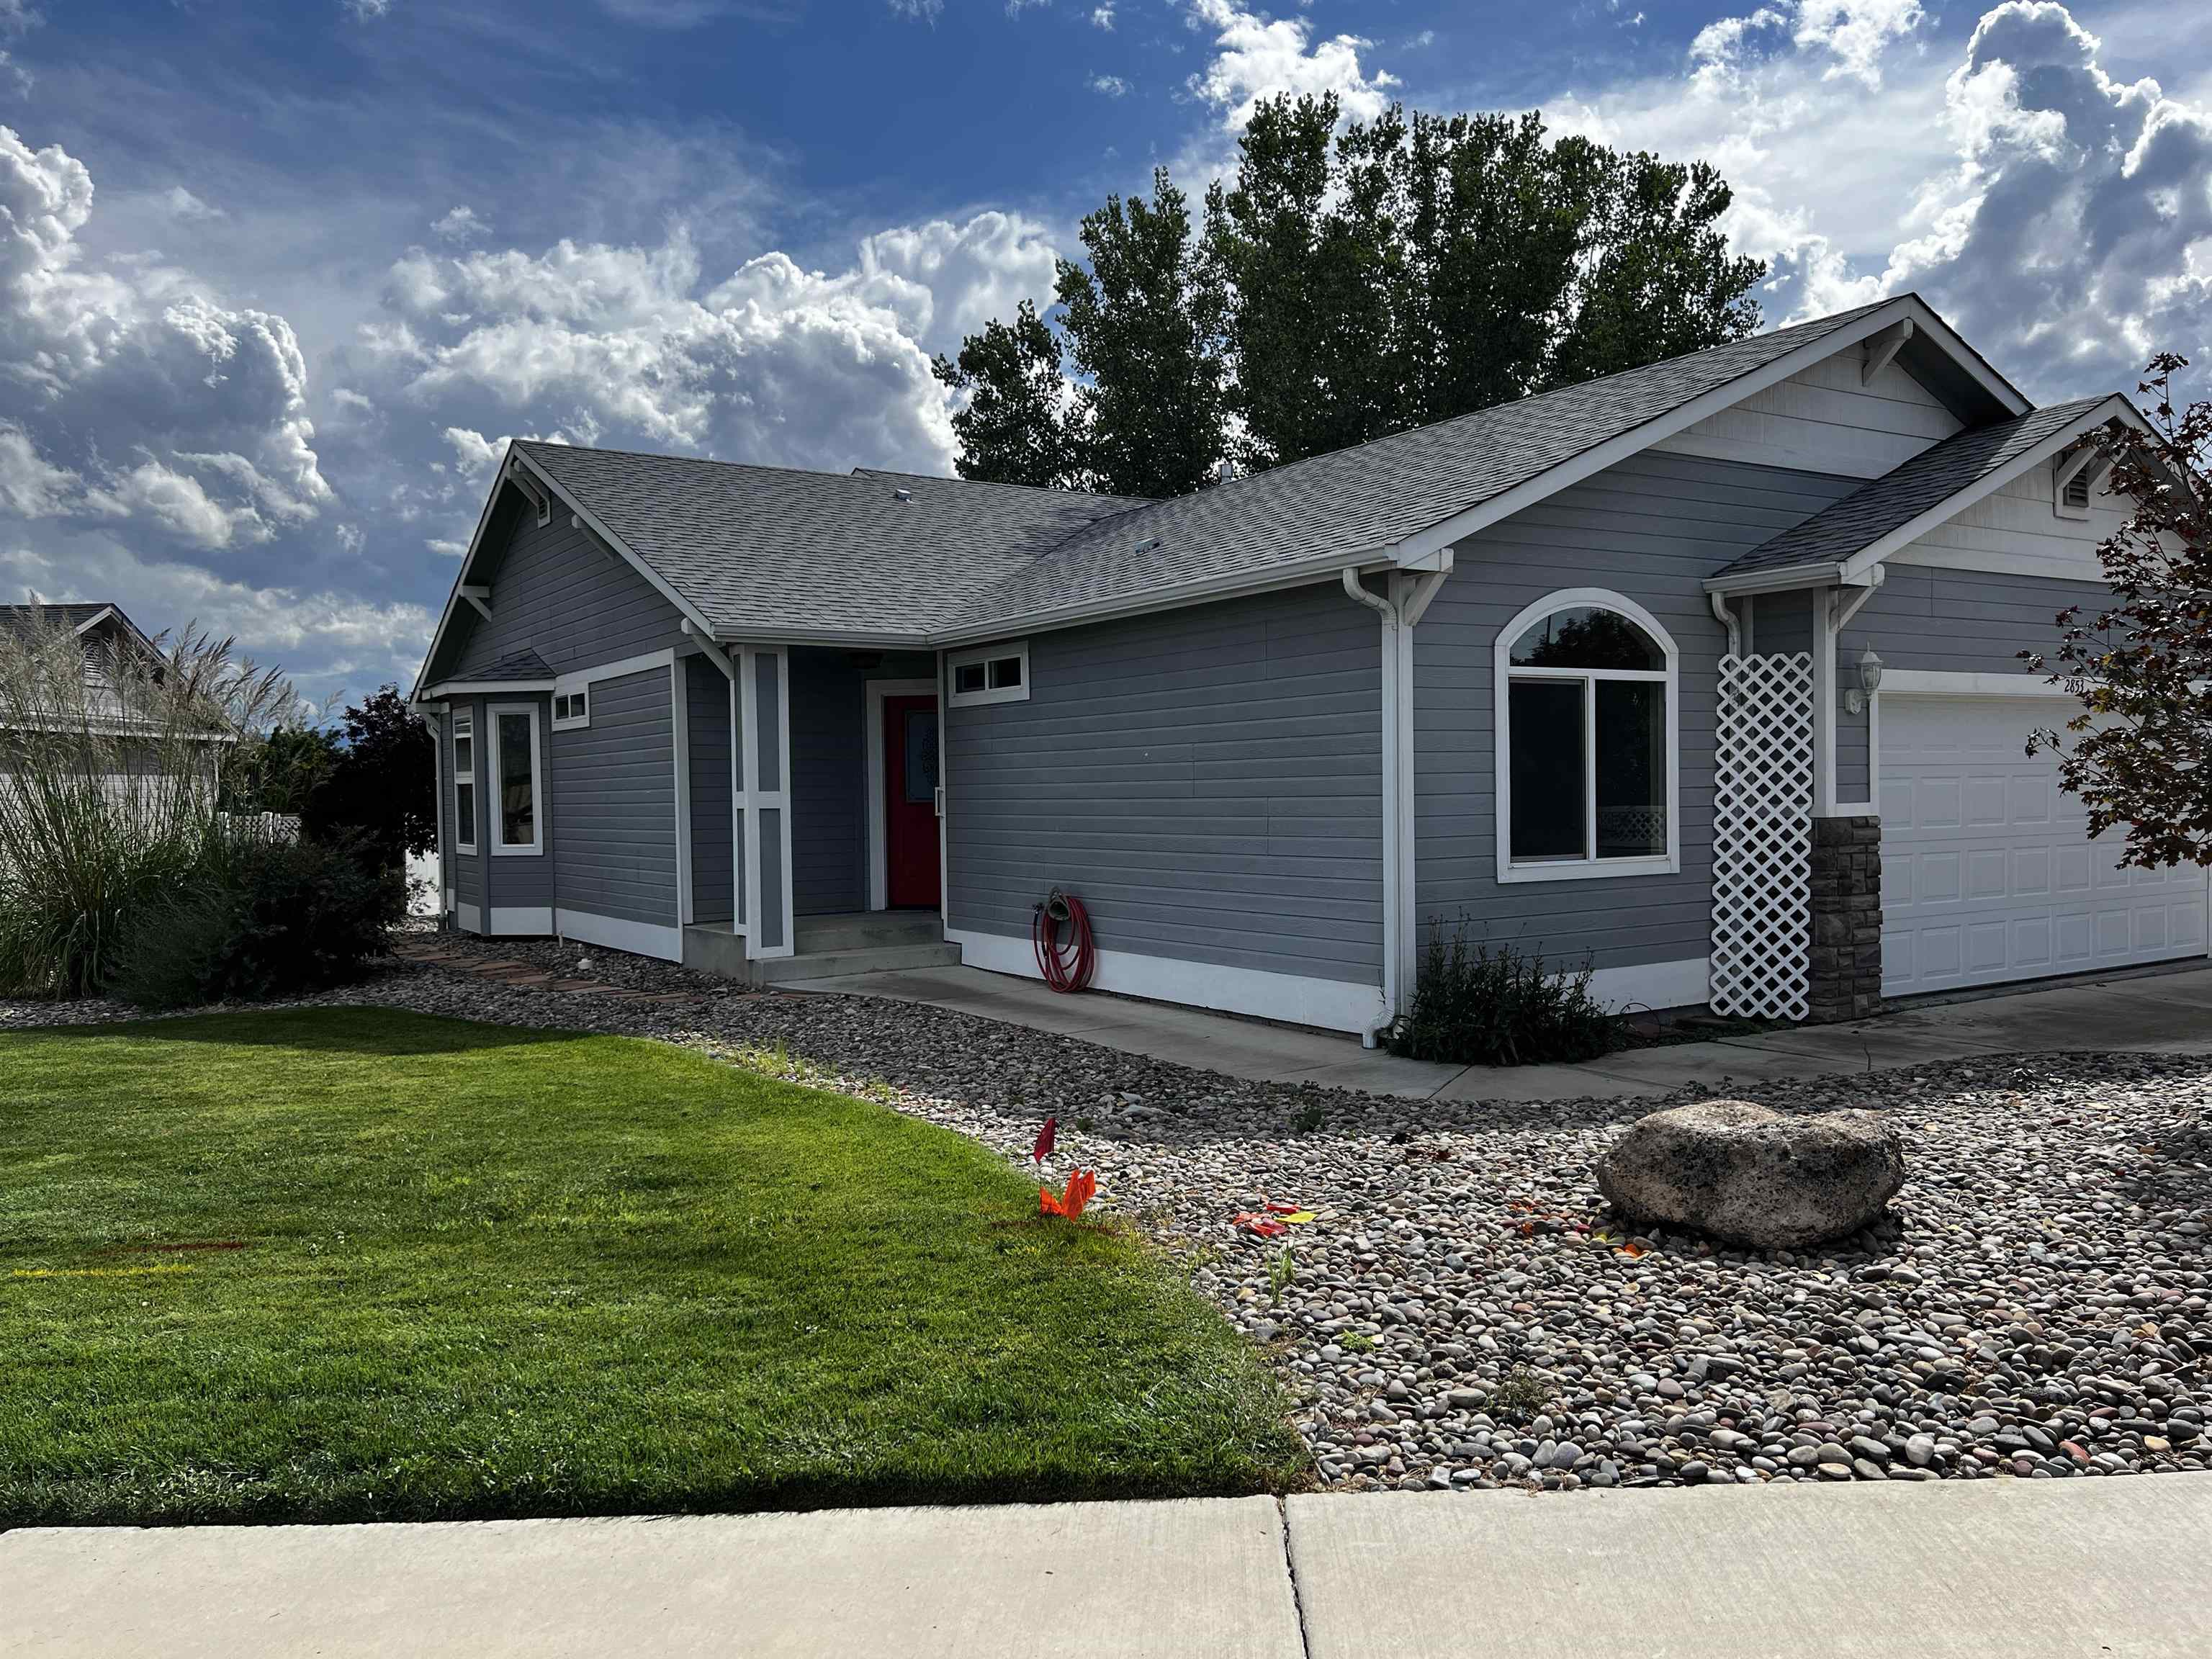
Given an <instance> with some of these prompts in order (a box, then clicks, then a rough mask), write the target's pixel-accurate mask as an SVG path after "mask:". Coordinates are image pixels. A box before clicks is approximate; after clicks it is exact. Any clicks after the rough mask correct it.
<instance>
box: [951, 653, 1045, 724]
mask: <svg viewBox="0 0 2212 1659" xmlns="http://www.w3.org/2000/svg"><path fill="white" fill-rule="evenodd" d="M945 671H946V672H948V673H950V674H951V676H952V696H951V702H952V706H953V707H954V708H964V707H966V706H967V705H969V704H971V703H979V702H1028V701H1029V696H1030V642H1029V641H1027V640H1010V641H1007V642H1006V643H1005V644H1004V645H987V646H982V647H978V648H976V649H975V650H972V651H956V652H954V653H952V654H951V656H950V657H948V658H946V659H945Z"/></svg>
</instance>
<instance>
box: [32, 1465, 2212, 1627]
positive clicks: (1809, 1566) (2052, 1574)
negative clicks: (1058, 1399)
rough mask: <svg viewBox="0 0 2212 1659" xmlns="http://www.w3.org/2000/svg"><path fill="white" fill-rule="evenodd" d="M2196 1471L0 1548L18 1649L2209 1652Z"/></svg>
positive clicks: (328, 1530) (2203, 1505) (75, 1533)
mask: <svg viewBox="0 0 2212 1659" xmlns="http://www.w3.org/2000/svg"><path fill="white" fill-rule="evenodd" d="M2207 1537H2212V1478H2208V1477H2205V1476H2191V1475H2160V1476H2145V1477H2139V1478H2135V1479H2128V1480H2068V1481H2030V1480H1978V1481H1972V1482H1948V1481H1947V1482H1943V1483H1941V1484H1935V1485H1919V1486H1878V1485H1854V1486H1767V1487H1760V1488H1752V1489H1738V1488H1729V1489H1718V1488H1689V1489H1678V1490H1672V1491H1666V1492H1583V1493H1576V1494H1571V1495H1566V1494H1561V1495H1555V1496H1549V1497H1542V1498H1531V1497H1529V1496H1528V1495H1526V1494H1522V1493H1517V1492H1470V1493H1456V1492H1439V1493H1434V1494H1427V1493H1421V1494H1402V1493H1389V1494H1380V1495H1371V1496H1341V1495H1328V1496H1314V1497H1300V1498H1291V1499H1290V1500H1289V1501H1288V1502H1287V1504H1284V1505H1281V1506H1278V1504H1276V1503H1275V1501H1274V1500H1273V1499H1272V1498H1224V1499H1216V1500H1212V1501H1186V1502H1179V1503H1162V1504H1056V1505H1051V1506H1048V1507H1042V1508H1030V1507H1008V1508H1000V1509H961V1510H915V1509H908V1510H839V1511H830V1512H827V1513H821V1514H813V1515H764V1516H699V1517H691V1518H680V1519H648V1520H614V1521H507V1522H481V1523H474V1524H469V1523H462V1524H453V1525H436V1526H381V1527H269V1528H238V1527H208V1528H173V1529H167V1530H161V1531H142V1530H136V1529H131V1528H108V1529H100V1528H75V1529H72V1528H27V1529H24V1530H21V1531H16V1532H11V1533H7V1534H0V1653H4V1654H6V1655H9V1656H11V1659H14V1656H22V1659H31V1656H41V1659H92V1656H100V1659H107V1656H114V1655H122V1654H129V1655H132V1656H143V1659H280V1656H282V1659H290V1656H295V1655H301V1654H316V1655H320V1656H329V1659H397V1656H403V1655H404V1656H409V1659H416V1656H422V1659H438V1656H448V1655H450V1656H454V1659H461V1656H468V1659H502V1656H510V1655H511V1656H518V1659H519V1656H524V1655H529V1656H533V1659H536V1656H567V1655H586V1654H591V1655H599V1654H612V1653H623V1654H629V1653H638V1654H646V1653H650V1654H655V1655H706V1654H714V1655H745V1656H762V1659H813V1656H823V1659H831V1656H835V1659H845V1656H848V1655H851V1654H854V1653H860V1654H881V1655H887V1656H899V1659H907V1656H945V1659H953V1656H960V1659H1001V1656H1003V1659H1059V1656H1067V1659H1078V1656H1080V1659H1137V1656H1181V1655H1188V1656H1203V1659H1308V1656H1310V1659H1370V1656H1371V1659H1386V1656H1387V1659H1492V1656H1496V1659H1508V1656H1510V1659H1589V1656H1591V1655H1610V1654H1621V1655H1634V1656H1638V1659H1690V1656H1695V1659H1778V1656H1796V1655H1808V1656H1810V1655H1818V1656H1822V1659H1893V1656H1898V1655H1911V1656H1915V1659H2062V1656H2063V1659H2074V1656H2078V1655H2084V1654H2100V1653H2109V1654H2118V1655H2123V1656H2132V1659H2169V1656H2171V1659H2185V1656H2202V1655H2204V1654H2207V1653H2212V1554H2208V1552H2207V1551H2206V1550H2205V1549H2204V1547H2203V1541H2204V1540H2205V1539H2206V1538H2207Z"/></svg>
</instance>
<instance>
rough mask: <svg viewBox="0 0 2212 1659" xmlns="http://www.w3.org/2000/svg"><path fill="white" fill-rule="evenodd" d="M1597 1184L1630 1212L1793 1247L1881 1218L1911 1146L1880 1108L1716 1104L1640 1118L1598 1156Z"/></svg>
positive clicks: (1732, 1238) (1768, 1246)
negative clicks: (1795, 1110) (1796, 1109)
mask: <svg viewBox="0 0 2212 1659" xmlns="http://www.w3.org/2000/svg"><path fill="white" fill-rule="evenodd" d="M1597 1184H1598V1188H1599V1189H1600V1190H1601V1192H1603V1193H1604V1194H1605V1195H1606V1197H1607V1198H1608V1199H1609V1200H1612V1202H1613V1207H1614V1208H1615V1209H1618V1210H1620V1212H1623V1213H1624V1214H1625V1215H1626V1216H1628V1217H1629V1218H1631V1219H1632V1220H1634V1221H1638V1222H1640V1223H1644V1224H1646V1225H1656V1226H1662V1227H1669V1228H1673V1229H1674V1230H1675V1231H1681V1232H1696V1233H1704V1234H1705V1235H1707V1236H1708V1237H1712V1238H1717V1239H1721V1240H1723V1241H1725V1242H1727V1243H1731V1244H1743V1245H1748V1246H1749V1247H1751V1248H1752V1249H1761V1250H1795V1249H1802V1248H1803V1247H1805V1246H1806V1245H1808V1244H1820V1243H1826V1242H1827V1241H1828V1240H1830V1239H1833V1238H1842V1237H1846V1236H1847V1235H1849V1234H1851V1233H1855V1232H1857V1231H1858V1230H1859V1229H1860V1228H1862V1227H1863V1226H1865V1225H1867V1223H1868V1222H1869V1221H1871V1220H1873V1219H1874V1218H1875V1217H1876V1216H1878V1215H1880V1214H1881V1211H1882V1206H1884V1205H1886V1204H1887V1203H1888V1202H1889V1200H1891V1199H1893V1198H1894V1197H1895V1196H1896V1195H1897V1189H1898V1188H1899V1187H1902V1186H1903V1185H1904V1184H1905V1148H1904V1146H1903V1145H1902V1143H1900V1142H1899V1139H1898V1138H1897V1132H1896V1131H1895V1130H1893V1129H1892V1128H1891V1127H1889V1125H1888V1123H1887V1121H1884V1119H1883V1118H1882V1116H1881V1114H1880V1113H1878V1112H1822V1113H1820V1114H1819V1115H1815V1116H1794V1115H1790V1114H1788V1113H1784V1112H1777V1111H1771V1110H1769V1109H1767V1108H1766V1107H1764V1106H1758V1105H1754V1104H1753V1103H1751V1102H1750V1101H1747V1100H1708V1101H1704V1102H1702V1103H1699V1104H1698V1105H1695V1106H1677V1107H1674V1109H1671V1110H1668V1111H1664V1112H1654V1113H1652V1114H1651V1115H1650V1116H1649V1117H1645V1118H1639V1119H1638V1120H1637V1121H1635V1122H1634V1123H1632V1124H1630V1125H1629V1126H1628V1128H1627V1130H1626V1132H1625V1133H1623V1134H1622V1135H1621V1137H1620V1139H1618V1140H1616V1141H1614V1142H1613V1146H1612V1148H1611V1149H1610V1150H1609V1151H1607V1153H1606V1155H1605V1156H1604V1157H1603V1158H1601V1159H1599V1160H1598V1166H1597Z"/></svg>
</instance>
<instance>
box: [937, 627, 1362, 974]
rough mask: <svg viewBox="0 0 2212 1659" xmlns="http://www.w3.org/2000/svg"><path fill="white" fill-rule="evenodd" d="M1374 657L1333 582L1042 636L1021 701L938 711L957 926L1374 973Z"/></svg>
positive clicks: (1033, 641) (1230, 960) (1215, 958)
mask: <svg viewBox="0 0 2212 1659" xmlns="http://www.w3.org/2000/svg"><path fill="white" fill-rule="evenodd" d="M1381 671H1382V648H1381V629H1380V628H1379V626H1378V623H1377V619H1376V616H1375V613H1374V612H1373V611H1369V610H1366V609H1365V608H1364V607H1363V606H1360V605H1355V604H1354V603H1352V601H1351V600H1350V599H1346V597H1345V596H1344V593H1343V592H1342V590H1341V589H1340V588H1339V587H1337V586H1334V584H1331V585H1330V586H1327V587H1304V588H1298V589H1295V590H1292V591H1290V592H1282V593H1273V594H1267V595H1263V596H1261V597H1258V598H1255V599H1239V600H1234V601H1231V602H1228V603H1225V604H1219V605H1202V606H1196V607H1193V608H1190V609H1188V610H1182V611H1170V612H1167V613H1165V614H1163V615H1158V616H1152V617H1139V618H1134V619H1132V620H1130V621H1127V622H1116V623H1101V624H1098V625H1097V626H1094V627H1089V628H1081V629H1067V630H1065V631H1061V632H1054V633H1048V634H1037V635H1030V696H1029V700H1028V701H1027V702H1005V703H994V704H988V705H986V706H984V707H981V708H953V709H949V710H948V711H947V712H946V717H945V726H946V731H945V775H946V783H947V788H946V795H947V800H946V811H947V813H948V815H949V816H948V818H947V822H946V828H947V834H948V836H949V837H950V841H949V847H948V853H949V858H948V864H949V866H950V881H951V925H952V926H953V927H956V928H960V929H972V930H974V931H976V932H979V933H999V934H1006V935H1012V936H1013V937H1016V938H1026V937H1028V934H1029V931H1030V907H1031V906H1032V905H1033V904H1035V903H1036V902H1037V901H1038V900H1040V899H1042V897H1043V896H1045V892H1046V890H1048V888H1051V887H1053V886H1054V885H1059V886H1062V887H1065V888H1066V890H1068V891H1070V892H1072V893H1074V894H1076V895H1078V896H1080V897H1081V898H1082V899H1083V901H1084V902H1085V904H1086V905H1088V906H1089V907H1090V910H1091V918H1092V921H1093V923H1094V925H1095V927H1096V928H1097V938H1098V945H1099V948H1100V949H1102V950H1104V951H1130V952H1134V953H1138V954H1142V955H1149V956H1160V957H1173V958H1176V959H1179V960H1182V961H1188V962H1200V963H1218V964H1222V965H1225V966H1233V967H1239V968H1249V969H1261V970H1263V971H1267V972H1273V973H1282V974H1294V975H1302V976H1305V977H1310V978H1316V979H1328V980H1335V981H1346V982H1350V983H1354V984H1363V985H1373V984H1377V983H1379V982H1380V981H1381V975H1382V955H1383V949H1382V946H1383V927H1382V902H1383V901H1382V890H1383V885H1382V884H1383V878H1382V846H1381V842H1382V834H1381V829H1382V737H1381V733H1382V684H1381Z"/></svg>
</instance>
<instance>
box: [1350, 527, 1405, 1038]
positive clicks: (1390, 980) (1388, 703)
mask: <svg viewBox="0 0 2212 1659" xmlns="http://www.w3.org/2000/svg"><path fill="white" fill-rule="evenodd" d="M1344 591H1345V593H1346V596H1347V597H1348V598H1351V599H1357V600H1358V602H1359V603H1360V604H1362V605H1365V606H1366V607H1367V608H1368V609H1369V610H1370V611H1374V612H1375V613H1376V615H1377V616H1379V617H1382V619H1383V657H1382V670H1383V671H1382V681H1383V1019H1382V1022H1381V1023H1380V1024H1377V1025H1376V1026H1375V1027H1373V1028H1372V1029H1371V1030H1365V1031H1362V1032H1361V1033H1360V1034H1359V1043H1360V1047H1362V1048H1374V1047H1375V1046H1376V1042H1378V1041H1379V1038H1378V1036H1377V1033H1379V1032H1380V1031H1381V1030H1383V1027H1385V1026H1387V1025H1389V1023H1390V1022H1391V1021H1392V1020H1393V1019H1395V1018H1397V1015H1398V951H1399V939H1398V927H1399V921H1398V916H1399V907H1398V846H1399V842H1398V772H1399V747H1398V743H1399V730H1398V726H1399V721H1398V635H1399V632H1400V629H1399V625H1398V607H1397V606H1396V605H1393V604H1392V603H1391V602H1390V601H1389V599H1384V598H1383V597H1382V596H1381V595H1380V594H1377V593H1374V592H1370V591H1369V589H1368V586H1367V584H1366V583H1364V582H1363V581H1361V580H1359V572H1358V569H1357V568H1354V567H1352V566H1350V565H1346V567H1345V570H1344Z"/></svg>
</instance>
